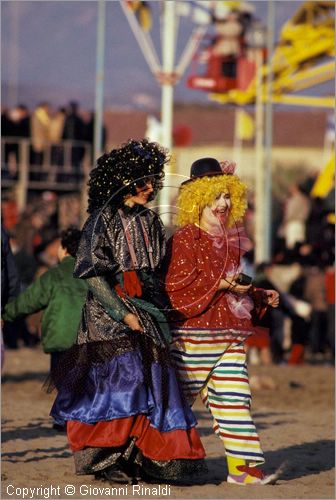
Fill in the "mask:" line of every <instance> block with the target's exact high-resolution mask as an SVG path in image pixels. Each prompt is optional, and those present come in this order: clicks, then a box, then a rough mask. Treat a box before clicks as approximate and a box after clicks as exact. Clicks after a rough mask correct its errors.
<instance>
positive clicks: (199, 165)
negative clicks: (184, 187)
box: [182, 158, 224, 184]
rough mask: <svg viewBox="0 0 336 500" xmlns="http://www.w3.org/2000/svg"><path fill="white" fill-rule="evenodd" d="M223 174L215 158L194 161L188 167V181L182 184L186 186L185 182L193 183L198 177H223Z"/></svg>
mask: <svg viewBox="0 0 336 500" xmlns="http://www.w3.org/2000/svg"><path fill="white" fill-rule="evenodd" d="M223 174H224V172H223V170H222V167H221V165H220V163H219V162H218V161H217V160H216V159H215V158H200V159H199V160H196V161H194V163H192V165H191V167H190V179H188V180H187V181H184V182H182V184H186V183H187V182H190V181H194V180H196V179H198V178H200V177H206V176H210V177H211V176H213V175H223Z"/></svg>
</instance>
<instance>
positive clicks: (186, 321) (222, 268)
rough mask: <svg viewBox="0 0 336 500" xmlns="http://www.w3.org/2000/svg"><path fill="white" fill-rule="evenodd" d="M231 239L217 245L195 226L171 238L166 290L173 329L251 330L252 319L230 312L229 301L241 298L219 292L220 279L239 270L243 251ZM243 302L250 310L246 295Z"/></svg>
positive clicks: (184, 229)
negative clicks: (170, 308)
mask: <svg viewBox="0 0 336 500" xmlns="http://www.w3.org/2000/svg"><path fill="white" fill-rule="evenodd" d="M233 239H234V238H230V237H229V236H228V237H226V238H225V239H224V240H222V241H221V242H220V241H219V240H215V239H214V238H212V237H211V236H210V235H209V234H208V233H206V232H205V231H203V230H202V229H200V228H199V227H197V226H196V225H194V224H190V225H188V226H185V227H183V228H181V229H179V230H178V231H176V233H175V234H174V235H173V236H172V237H171V238H170V240H169V241H168V252H167V265H166V276H165V287H166V292H167V294H168V296H169V299H170V303H171V307H172V311H171V319H172V322H173V327H175V328H177V329H178V328H179V327H180V328H181V327H182V328H192V329H198V328H199V329H202V330H203V329H209V330H211V329H215V330H218V329H219V330H235V331H237V332H242V333H244V332H245V333H252V332H253V331H254V326H253V325H252V321H251V318H248V317H239V316H241V314H238V317H237V313H234V312H233V308H232V302H233V303H235V301H237V300H238V301H239V300H241V299H242V296H240V297H238V296H237V295H235V294H234V293H232V292H229V291H227V290H220V291H219V290H218V285H219V281H220V279H221V278H225V277H226V276H229V275H233V274H235V273H236V272H239V271H240V265H241V262H240V260H241V256H242V254H243V253H244V251H242V249H241V248H240V246H239V245H237V238H235V240H236V241H235V242H233ZM246 301H247V303H249V304H250V310H251V309H252V307H253V301H252V299H251V298H250V297H248V296H246V297H245V303H246ZM229 302H231V307H230V305H229ZM243 315H244V314H243ZM247 315H248V314H246V313H245V316H247Z"/></svg>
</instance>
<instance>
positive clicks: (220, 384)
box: [171, 329, 264, 464]
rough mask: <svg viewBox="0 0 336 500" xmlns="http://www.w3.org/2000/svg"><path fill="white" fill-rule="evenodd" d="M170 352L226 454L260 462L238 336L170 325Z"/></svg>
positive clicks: (189, 395) (186, 390)
mask: <svg viewBox="0 0 336 500" xmlns="http://www.w3.org/2000/svg"><path fill="white" fill-rule="evenodd" d="M173 339H174V340H173V343H172V350H171V355H172V358H173V360H174V363H175V367H176V370H177V373H178V376H179V379H180V382H181V385H182V388H183V391H184V393H185V395H186V397H187V398H188V400H189V401H190V402H192V403H193V402H194V401H195V399H196V396H197V395H198V394H200V396H201V398H202V401H203V403H204V405H205V406H206V408H207V409H208V410H209V411H210V414H211V415H212V418H213V429H214V431H215V433H216V434H217V435H218V436H219V437H220V438H221V440H222V441H223V444H224V447H225V453H226V455H228V456H232V457H235V458H241V459H244V460H246V461H248V462H249V463H251V464H257V463H263V462H264V456H263V452H262V450H261V447H260V441H259V436H258V434H257V431H256V428H255V425H254V423H253V420H252V417H251V411H250V408H251V391H250V386H249V380H248V373H247V367H246V354H245V350H244V345H243V343H242V342H239V341H238V342H237V341H236V342H233V341H232V339H231V340H230V339H229V338H228V336H227V335H225V334H224V333H223V331H222V332H221V333H220V332H216V331H211V332H200V331H199V330H189V329H188V330H175V331H173Z"/></svg>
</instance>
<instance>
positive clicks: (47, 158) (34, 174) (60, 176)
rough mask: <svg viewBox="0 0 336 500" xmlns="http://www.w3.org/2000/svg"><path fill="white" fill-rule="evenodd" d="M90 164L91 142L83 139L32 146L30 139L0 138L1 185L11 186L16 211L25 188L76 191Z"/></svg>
mask: <svg viewBox="0 0 336 500" xmlns="http://www.w3.org/2000/svg"><path fill="white" fill-rule="evenodd" d="M91 166H92V148H91V145H90V144H89V143H87V142H83V141H69V140H67V141H62V142H60V143H58V144H49V145H48V146H47V147H45V148H44V149H43V150H41V151H40V150H38V151H37V150H36V149H34V148H33V146H32V142H31V140H30V139H22V138H21V137H10V138H9V137H4V138H2V139H1V186H2V189H9V188H15V191H16V199H17V204H18V208H19V210H20V211H22V210H24V208H25V206H26V202H27V195H28V191H31V190H42V191H44V190H52V191H57V192H73V191H76V192H80V191H82V188H83V186H84V185H85V184H86V182H87V178H88V175H89V171H90V169H91Z"/></svg>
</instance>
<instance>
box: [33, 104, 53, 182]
mask: <svg viewBox="0 0 336 500" xmlns="http://www.w3.org/2000/svg"><path fill="white" fill-rule="evenodd" d="M49 137H50V107H49V103H48V102H41V103H40V104H39V105H38V106H37V108H36V109H35V110H34V111H33V113H32V116H31V141H32V158H31V164H32V166H33V167H35V169H36V170H34V171H32V174H31V178H32V179H33V180H42V178H41V172H40V170H37V167H41V166H42V165H43V164H44V162H45V161H46V152H47V148H48V146H49Z"/></svg>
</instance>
